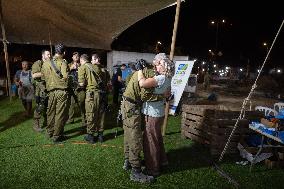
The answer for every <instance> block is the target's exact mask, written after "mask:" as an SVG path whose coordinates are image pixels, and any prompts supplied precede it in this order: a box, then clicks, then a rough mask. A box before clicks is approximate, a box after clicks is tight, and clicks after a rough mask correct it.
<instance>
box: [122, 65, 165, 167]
mask: <svg viewBox="0 0 284 189" xmlns="http://www.w3.org/2000/svg"><path fill="white" fill-rule="evenodd" d="M143 74H144V76H145V77H146V78H150V77H153V76H154V75H155V73H154V71H153V69H148V68H145V69H144V70H143ZM141 92H142V93H141ZM141 96H142V97H143V100H147V101H157V100H160V99H163V98H164V97H163V95H154V94H153V89H143V90H141V88H140V86H139V82H138V72H134V74H133V76H132V77H131V79H130V81H129V83H128V85H127V87H126V90H125V92H124V93H123V100H122V103H121V113H122V120H123V129H124V156H125V159H126V160H128V161H129V163H130V165H131V167H132V168H140V167H141V163H140V158H139V154H140V153H141V151H142V145H143V142H142V128H141V121H142V120H141V106H142V100H141Z"/></svg>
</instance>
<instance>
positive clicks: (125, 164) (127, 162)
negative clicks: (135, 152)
mask: <svg viewBox="0 0 284 189" xmlns="http://www.w3.org/2000/svg"><path fill="white" fill-rule="evenodd" d="M122 168H123V169H124V170H125V171H128V170H130V169H131V168H132V167H131V164H130V162H129V160H128V159H125V160H124V164H123V167H122Z"/></svg>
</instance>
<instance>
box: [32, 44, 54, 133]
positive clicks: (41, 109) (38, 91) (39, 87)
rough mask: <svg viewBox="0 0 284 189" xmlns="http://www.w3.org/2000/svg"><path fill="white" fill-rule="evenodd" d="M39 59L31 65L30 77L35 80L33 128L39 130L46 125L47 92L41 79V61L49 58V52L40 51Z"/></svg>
mask: <svg viewBox="0 0 284 189" xmlns="http://www.w3.org/2000/svg"><path fill="white" fill-rule="evenodd" d="M41 56H42V58H41V60H38V61H36V62H35V63H34V64H33V66H32V77H33V79H34V81H35V100H36V108H35V111H34V126H33V128H34V130H35V131H37V132H41V131H42V128H44V127H46V126H47V115H46V111H47V102H48V100H47V99H48V98H47V92H46V88H45V82H44V81H43V80H42V79H41V77H42V73H41V68H42V65H43V62H45V61H47V60H49V59H50V52H49V51H48V50H46V49H44V50H42V51H41ZM41 115H42V116H43V123H42V125H40V118H41Z"/></svg>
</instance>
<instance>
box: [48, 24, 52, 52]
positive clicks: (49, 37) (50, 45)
mask: <svg viewBox="0 0 284 189" xmlns="http://www.w3.org/2000/svg"><path fill="white" fill-rule="evenodd" d="M48 39H49V47H50V56H51V57H52V56H53V55H52V43H51V35H50V21H48Z"/></svg>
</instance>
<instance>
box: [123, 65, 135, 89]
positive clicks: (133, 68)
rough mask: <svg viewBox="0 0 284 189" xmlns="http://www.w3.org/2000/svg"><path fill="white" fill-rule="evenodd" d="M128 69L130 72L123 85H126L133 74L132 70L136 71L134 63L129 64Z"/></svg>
mask: <svg viewBox="0 0 284 189" xmlns="http://www.w3.org/2000/svg"><path fill="white" fill-rule="evenodd" d="M129 67H130V69H131V74H129V75H128V76H127V77H126V79H125V86H127V84H128V83H129V81H130V79H131V77H132V75H133V74H134V72H135V71H136V68H135V65H134V64H131V65H130V66H129Z"/></svg>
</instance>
